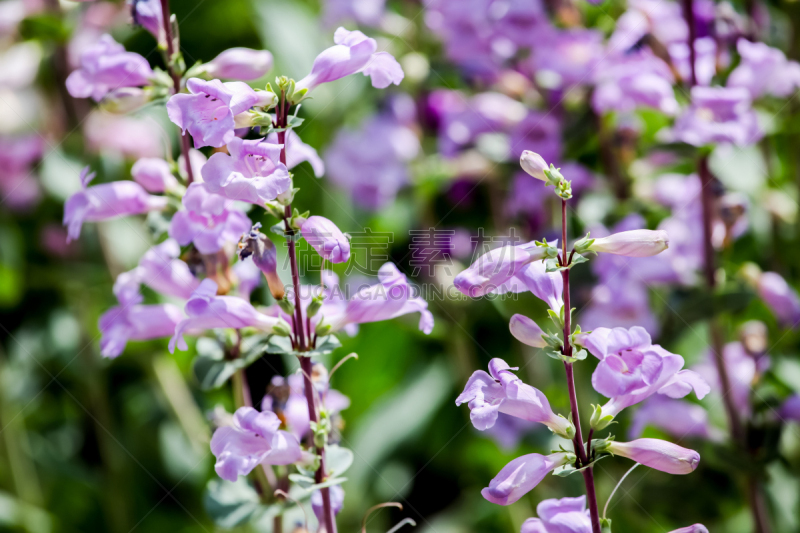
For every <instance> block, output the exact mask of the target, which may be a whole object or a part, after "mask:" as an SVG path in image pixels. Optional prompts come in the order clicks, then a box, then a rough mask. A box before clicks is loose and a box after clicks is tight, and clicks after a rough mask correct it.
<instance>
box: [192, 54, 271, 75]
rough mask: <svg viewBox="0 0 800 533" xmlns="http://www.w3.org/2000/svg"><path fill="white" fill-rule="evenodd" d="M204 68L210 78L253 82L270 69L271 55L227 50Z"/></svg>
mask: <svg viewBox="0 0 800 533" xmlns="http://www.w3.org/2000/svg"><path fill="white" fill-rule="evenodd" d="M204 67H205V69H206V73H207V74H208V75H209V76H211V77H212V78H224V79H232V80H255V79H258V78H260V77H261V76H263V75H264V74H266V73H267V71H269V69H271V68H272V54H271V53H270V52H269V51H267V50H253V49H252V48H240V47H237V48H229V49H227V50H225V51H224V52H222V53H220V54H219V55H218V56H217V57H215V58H214V59H212V60H211V61H209V62H208V63H206V64H205V65H204Z"/></svg>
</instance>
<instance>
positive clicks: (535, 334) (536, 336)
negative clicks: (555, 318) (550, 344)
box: [508, 315, 547, 348]
mask: <svg viewBox="0 0 800 533" xmlns="http://www.w3.org/2000/svg"><path fill="white" fill-rule="evenodd" d="M508 329H509V330H510V331H511V334H512V335H514V337H515V338H516V339H517V340H518V341H519V342H521V343H523V344H527V345H528V346H533V347H534V348H544V347H545V346H547V342H546V341H545V340H544V339H543V338H542V335H543V334H544V331H542V328H540V327H539V325H538V324H537V323H536V322H534V321H533V320H531V319H530V318H528V317H526V316H524V315H514V316H512V317H511V321H510V322H509V324H508Z"/></svg>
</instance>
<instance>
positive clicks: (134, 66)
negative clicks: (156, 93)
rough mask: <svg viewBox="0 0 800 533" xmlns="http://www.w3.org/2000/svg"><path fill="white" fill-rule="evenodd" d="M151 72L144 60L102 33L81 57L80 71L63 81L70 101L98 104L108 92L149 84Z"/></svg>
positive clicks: (74, 72)
mask: <svg viewBox="0 0 800 533" xmlns="http://www.w3.org/2000/svg"><path fill="white" fill-rule="evenodd" d="M151 76H153V70H152V69H151V68H150V64H149V63H148V62H147V60H146V59H145V58H143V57H142V56H140V55H139V54H136V53H133V52H126V51H125V47H124V46H122V45H121V44H119V43H118V42H116V41H115V40H114V38H113V37H111V36H110V35H108V34H106V35H103V36H102V37H100V39H99V40H98V41H97V42H96V43H95V44H94V45H93V46H91V47H89V48H87V49H86V51H84V52H83V54H81V68H80V69H78V70H75V71H73V72H72V74H70V75H69V77H68V78H67V81H66V84H67V90H68V91H69V94H70V95H72V96H73V97H74V98H88V97H92V98H93V99H94V100H95V101H98V102H99V101H100V100H102V99H103V97H104V96H105V95H106V94H107V93H108V92H109V91H111V90H112V89H118V88H120V87H139V86H142V85H147V84H148V83H150V77H151Z"/></svg>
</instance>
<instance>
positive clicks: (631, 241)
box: [588, 229, 669, 257]
mask: <svg viewBox="0 0 800 533" xmlns="http://www.w3.org/2000/svg"><path fill="white" fill-rule="evenodd" d="M667 248H669V236H668V235H667V232H666V231H664V230H655V231H653V230H649V229H635V230H631V231H622V232H620V233H614V234H613V235H609V236H608V237H603V238H602V239H595V240H594V242H593V243H592V244H591V246H589V247H588V250H589V251H592V252H603V253H607V254H614V255H624V256H627V257H650V256H653V255H657V254H660V253H661V252H663V251H664V250H666V249H667Z"/></svg>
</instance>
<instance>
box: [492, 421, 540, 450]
mask: <svg viewBox="0 0 800 533" xmlns="http://www.w3.org/2000/svg"><path fill="white" fill-rule="evenodd" d="M536 427H537V426H536V423H534V422H528V421H527V420H522V419H521V418H517V417H515V416H511V415H507V414H505V413H497V420H496V421H495V423H494V425H493V426H492V427H490V428H489V429H487V430H486V431H484V435H487V436H489V437H491V439H492V440H494V441H495V442H496V443H497V445H498V446H500V448H502V449H503V450H504V451H511V450H514V449H515V448H516V447H517V445H518V444H519V442H520V440H522V438H523V437H524V436H525V435H526V434H527V433H530V432H531V431H532V430H534V429H535V428H536Z"/></svg>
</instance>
